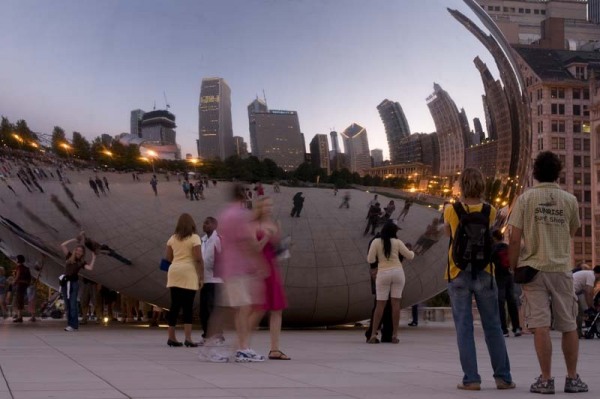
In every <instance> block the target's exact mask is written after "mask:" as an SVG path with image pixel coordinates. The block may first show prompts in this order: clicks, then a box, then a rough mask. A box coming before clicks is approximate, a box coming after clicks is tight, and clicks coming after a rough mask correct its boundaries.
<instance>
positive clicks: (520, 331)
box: [515, 328, 523, 337]
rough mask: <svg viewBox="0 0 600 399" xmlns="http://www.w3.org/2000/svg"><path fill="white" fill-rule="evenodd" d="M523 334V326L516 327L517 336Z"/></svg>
mask: <svg viewBox="0 0 600 399" xmlns="http://www.w3.org/2000/svg"><path fill="white" fill-rule="evenodd" d="M521 335H523V330H522V329H521V328H516V329H515V337H520V336H521Z"/></svg>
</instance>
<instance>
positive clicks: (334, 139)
mask: <svg viewBox="0 0 600 399" xmlns="http://www.w3.org/2000/svg"><path fill="white" fill-rule="evenodd" d="M329 136H331V151H333V152H334V154H339V153H340V152H341V151H340V143H339V141H338V134H337V132H336V131H334V130H332V131H331V132H329Z"/></svg>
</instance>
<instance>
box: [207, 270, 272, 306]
mask: <svg viewBox="0 0 600 399" xmlns="http://www.w3.org/2000/svg"><path fill="white" fill-rule="evenodd" d="M263 285H264V283H263V281H262V280H259V279H257V278H254V277H250V276H238V277H231V278H229V279H227V280H226V281H224V282H223V284H219V285H218V286H217V290H218V291H217V302H216V303H217V305H218V306H226V307H240V306H249V305H262V304H263V302H264V288H263Z"/></svg>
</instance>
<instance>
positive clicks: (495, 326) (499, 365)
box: [448, 271, 512, 384]
mask: <svg viewBox="0 0 600 399" xmlns="http://www.w3.org/2000/svg"><path fill="white" fill-rule="evenodd" d="M448 294H449V295H450V302H451V304H452V316H453V317H454V326H455V327H456V340H457V342H458V352H459V355H460V364H461V366H462V369H463V373H464V374H465V375H464V377H463V384H468V383H473V382H475V383H481V377H480V375H479V373H478V372H477V353H476V351H475V337H474V335H473V311H472V309H471V307H472V298H473V296H475V302H476V303H477V309H478V310H479V315H480V317H481V324H482V326H483V332H484V334H485V343H486V344H487V348H488V352H489V354H490V359H491V361H492V368H493V369H494V378H498V379H502V380H504V381H506V382H512V377H511V375H510V362H509V360H508V352H507V351H506V343H505V342H504V336H503V334H502V327H501V325H500V314H499V311H498V288H497V287H496V281H495V280H494V278H493V277H492V275H490V274H489V273H487V272H483V271H482V272H479V273H478V274H477V276H476V278H475V279H473V278H472V276H471V272H470V271H461V272H460V273H459V275H458V276H457V277H456V278H455V279H453V280H452V281H450V283H448Z"/></svg>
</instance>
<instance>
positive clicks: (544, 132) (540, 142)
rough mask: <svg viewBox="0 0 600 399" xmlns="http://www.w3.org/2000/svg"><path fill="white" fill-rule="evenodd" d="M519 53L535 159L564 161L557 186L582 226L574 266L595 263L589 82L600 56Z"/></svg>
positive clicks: (597, 225)
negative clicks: (549, 155) (545, 155)
mask: <svg viewBox="0 0 600 399" xmlns="http://www.w3.org/2000/svg"><path fill="white" fill-rule="evenodd" d="M515 53H516V54H517V61H518V64H519V68H520V70H521V73H522V74H523V77H524V79H525V84H526V86H527V92H528V94H529V99H530V112H531V123H532V126H533V146H534V151H533V153H532V156H533V157H535V156H536V155H537V153H538V152H539V151H545V150H550V151H552V152H555V153H556V154H558V156H559V157H560V159H561V161H562V163H563V172H562V173H561V176H560V179H559V183H560V185H561V187H563V188H564V189H565V190H567V191H568V192H570V193H572V194H574V195H575V197H576V198H577V201H578V202H579V206H580V217H581V223H582V226H581V229H580V230H579V231H577V233H576V235H575V238H574V246H573V253H574V261H575V262H582V261H587V262H591V261H593V262H597V261H598V254H599V252H598V251H597V250H596V248H595V244H594V243H596V242H598V238H600V236H596V234H597V230H599V229H600V223H596V220H595V219H594V218H593V214H594V213H596V212H597V211H596V209H598V208H595V209H594V210H593V208H592V206H593V205H594V203H596V201H597V199H598V198H597V197H598V195H600V191H599V190H598V187H595V185H594V186H593V185H592V182H593V179H592V177H593V174H597V171H596V167H595V162H592V160H593V159H594V158H592V155H593V153H592V148H593V147H592V142H591V140H592V139H591V137H590V136H591V134H590V132H591V127H590V123H591V118H590V105H591V103H590V81H589V79H590V76H591V74H592V70H595V69H596V68H598V65H600V53H597V52H593V51H566V50H542V49H537V48H527V47H515ZM535 150H537V151H535ZM596 178H597V177H596ZM593 199H594V201H593ZM598 213H600V212H598ZM599 222H600V220H599ZM596 237H597V238H596ZM594 264H595V263H594Z"/></svg>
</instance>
